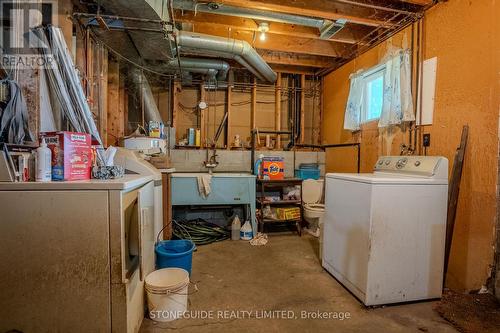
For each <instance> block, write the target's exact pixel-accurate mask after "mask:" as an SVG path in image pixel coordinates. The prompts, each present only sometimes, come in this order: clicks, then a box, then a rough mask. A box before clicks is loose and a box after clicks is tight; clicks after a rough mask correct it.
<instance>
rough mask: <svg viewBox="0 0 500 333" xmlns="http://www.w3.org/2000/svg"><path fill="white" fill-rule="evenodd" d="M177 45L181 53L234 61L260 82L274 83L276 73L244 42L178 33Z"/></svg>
mask: <svg viewBox="0 0 500 333" xmlns="http://www.w3.org/2000/svg"><path fill="white" fill-rule="evenodd" d="M177 43H178V44H179V46H180V47H181V50H183V51H184V50H185V49H187V50H189V52H193V53H196V54H203V55H207V54H210V55H215V56H220V57H225V58H231V59H234V60H235V61H237V62H238V63H239V64H241V65H242V66H244V67H246V68H247V69H248V70H249V71H250V72H252V73H253V74H254V75H255V76H257V77H258V78H260V79H261V80H265V81H269V82H272V83H274V82H275V81H276V78H277V75H276V73H275V72H274V71H273V70H272V69H271V67H269V65H268V64H267V63H266V62H265V61H264V59H262V57H261V56H260V55H259V54H258V53H257V51H255V49H254V48H253V47H252V46H250V44H248V43H247V42H246V41H242V40H237V39H233V38H223V37H217V36H210V35H205V34H200V33H195V32H187V31H179V32H178V33H177Z"/></svg>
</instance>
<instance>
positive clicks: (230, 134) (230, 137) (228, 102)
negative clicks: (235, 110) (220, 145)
mask: <svg viewBox="0 0 500 333" xmlns="http://www.w3.org/2000/svg"><path fill="white" fill-rule="evenodd" d="M232 90H233V89H232V87H231V85H228V86H227V95H226V108H227V110H226V112H227V121H226V128H227V131H226V133H227V135H226V144H227V145H226V149H228V150H230V149H231V146H232V145H233V130H232V115H231V111H232V110H231V92H232Z"/></svg>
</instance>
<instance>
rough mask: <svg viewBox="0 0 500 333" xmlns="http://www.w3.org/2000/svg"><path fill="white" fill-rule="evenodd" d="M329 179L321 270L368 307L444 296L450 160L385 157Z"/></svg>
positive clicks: (328, 177) (429, 157) (421, 157)
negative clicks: (366, 167)
mask: <svg viewBox="0 0 500 333" xmlns="http://www.w3.org/2000/svg"><path fill="white" fill-rule="evenodd" d="M325 179H326V189H325V207H326V208H325V216H324V240H323V260H322V264H323V267H324V268H325V269H326V270H327V271H328V272H330V273H331V274H332V275H333V276H334V277H335V278H336V279H337V280H338V281H339V282H341V283H342V284H343V285H344V286H345V287H346V288H347V289H349V290H350V291H351V292H352V293H353V294H354V295H355V296H356V297H358V298H359V299H360V300H361V301H362V302H363V303H364V304H365V305H367V306H370V305H381V304H389V303H399V302H408V301H416V300H424V299H433V298H439V297H441V290H442V283H443V263H444V249H445V229H446V212H447V200H448V160H447V159H446V158H444V157H437V156H385V157H381V158H379V160H378V161H377V163H376V165H375V167H374V172H373V173H365V174H345V173H344V174H342V173H329V174H327V175H326V177H325Z"/></svg>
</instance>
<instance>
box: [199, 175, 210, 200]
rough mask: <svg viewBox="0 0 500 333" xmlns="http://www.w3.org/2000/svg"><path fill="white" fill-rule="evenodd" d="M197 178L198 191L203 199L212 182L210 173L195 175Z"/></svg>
mask: <svg viewBox="0 0 500 333" xmlns="http://www.w3.org/2000/svg"><path fill="white" fill-rule="evenodd" d="M197 179H198V192H199V193H200V196H201V197H202V198H203V199H206V198H207V197H208V195H209V194H210V191H211V188H210V184H211V183H212V175H201V176H198V177H197Z"/></svg>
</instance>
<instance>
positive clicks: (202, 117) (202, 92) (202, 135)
mask: <svg viewBox="0 0 500 333" xmlns="http://www.w3.org/2000/svg"><path fill="white" fill-rule="evenodd" d="M200 101H203V102H205V103H206V102H207V101H206V91H205V84H204V83H202V84H200ZM206 114H207V109H204V110H201V109H200V142H201V147H202V148H203V147H205V146H206V143H207V142H206V141H207V138H206V137H207V131H206V125H205V123H206V121H207V120H206Z"/></svg>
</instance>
